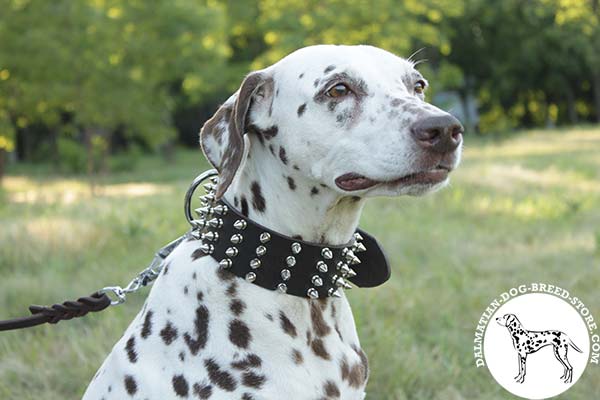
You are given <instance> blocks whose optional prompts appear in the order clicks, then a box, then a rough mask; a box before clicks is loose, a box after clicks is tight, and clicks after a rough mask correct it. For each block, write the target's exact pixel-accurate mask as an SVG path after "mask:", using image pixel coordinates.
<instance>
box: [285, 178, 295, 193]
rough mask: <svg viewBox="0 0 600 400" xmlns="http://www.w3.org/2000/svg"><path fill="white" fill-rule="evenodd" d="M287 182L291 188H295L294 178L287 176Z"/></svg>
mask: <svg viewBox="0 0 600 400" xmlns="http://www.w3.org/2000/svg"><path fill="white" fill-rule="evenodd" d="M287 183H288V186H289V187H290V189H291V190H296V182H295V181H294V178H292V177H291V176H288V177H287Z"/></svg>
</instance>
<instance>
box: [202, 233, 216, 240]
mask: <svg viewBox="0 0 600 400" xmlns="http://www.w3.org/2000/svg"><path fill="white" fill-rule="evenodd" d="M202 239H205V240H210V241H211V242H216V241H217V240H219V234H218V233H217V232H206V233H203V234H202Z"/></svg>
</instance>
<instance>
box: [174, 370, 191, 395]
mask: <svg viewBox="0 0 600 400" xmlns="http://www.w3.org/2000/svg"><path fill="white" fill-rule="evenodd" d="M172 383H173V390H174V391H175V393H176V394H177V396H179V397H187V396H188V393H189V391H190V385H189V384H188V382H187V380H186V379H185V378H184V377H183V375H175V376H174V377H173V379H172Z"/></svg>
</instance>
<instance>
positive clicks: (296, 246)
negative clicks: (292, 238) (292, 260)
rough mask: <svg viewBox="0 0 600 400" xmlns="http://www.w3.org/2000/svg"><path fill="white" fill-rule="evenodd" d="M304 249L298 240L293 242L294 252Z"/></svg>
mask: <svg viewBox="0 0 600 400" xmlns="http://www.w3.org/2000/svg"><path fill="white" fill-rule="evenodd" d="M301 251H302V246H301V245H300V243H298V242H294V243H292V253H294V254H298V253H300V252H301Z"/></svg>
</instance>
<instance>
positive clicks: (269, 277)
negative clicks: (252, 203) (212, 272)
mask: <svg viewBox="0 0 600 400" xmlns="http://www.w3.org/2000/svg"><path fill="white" fill-rule="evenodd" d="M198 212H199V214H201V215H202V217H203V219H202V221H199V222H200V223H201V225H202V228H201V229H200V230H199V231H200V233H199V235H200V237H199V238H200V239H202V243H201V245H200V249H201V251H203V252H204V253H206V254H209V255H211V256H212V257H214V258H215V259H216V260H217V261H218V262H219V265H220V266H221V268H223V269H225V270H227V271H230V272H232V273H233V274H235V275H237V276H239V277H241V278H244V279H246V280H247V281H249V282H252V283H254V284H255V285H258V286H261V287H264V288H265V289H269V290H279V291H280V292H282V293H286V294H289V295H294V296H300V297H309V298H313V299H314V298H324V297H330V296H339V295H340V293H339V291H338V289H339V288H350V287H351V286H350V285H349V283H348V281H349V282H351V283H353V284H355V285H356V286H359V287H373V286H378V285H381V284H382V283H384V282H385V281H387V280H388V279H389V277H390V268H389V263H388V261H387V258H386V256H385V254H384V253H383V250H382V249H381V247H380V245H379V243H377V241H376V240H375V238H373V237H372V236H371V235H369V234H368V233H366V232H365V231H363V230H360V229H359V230H358V231H357V233H355V235H354V238H353V239H352V240H351V241H350V242H349V243H346V244H344V245H327V244H321V243H310V242H306V241H303V240H299V239H295V238H292V237H288V236H286V235H283V234H280V233H278V232H275V231H273V230H270V229H268V228H266V227H264V226H262V225H260V224H258V223H256V222H254V221H252V220H251V219H249V218H246V217H245V216H243V215H242V214H240V213H239V212H238V211H237V210H235V209H234V208H233V207H232V206H231V205H230V204H228V203H227V202H226V201H225V200H223V199H221V200H220V201H218V202H216V203H213V204H212V207H205V208H204V209H199V210H198ZM336 291H337V292H336Z"/></svg>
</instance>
